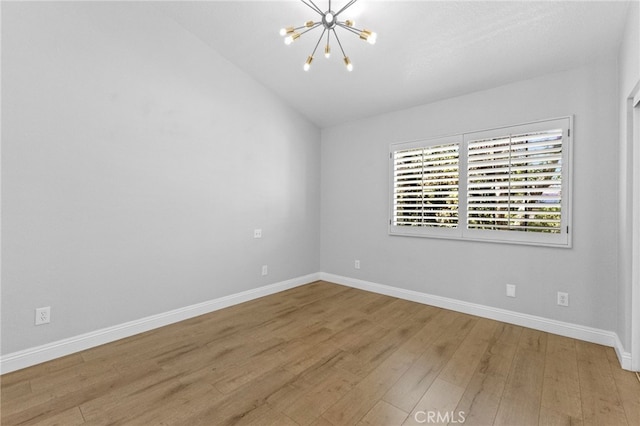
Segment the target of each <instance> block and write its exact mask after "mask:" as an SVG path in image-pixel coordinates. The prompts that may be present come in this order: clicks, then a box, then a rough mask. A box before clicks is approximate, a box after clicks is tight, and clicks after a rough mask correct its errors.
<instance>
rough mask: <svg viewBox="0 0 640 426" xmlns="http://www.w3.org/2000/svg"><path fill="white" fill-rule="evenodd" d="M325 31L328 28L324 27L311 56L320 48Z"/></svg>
mask: <svg viewBox="0 0 640 426" xmlns="http://www.w3.org/2000/svg"><path fill="white" fill-rule="evenodd" d="M325 31H327V29H326V28H324V29H323V30H322V34H320V37H319V38H318V42H317V43H316V47H314V48H313V52H311V57H313V56H314V55H315V54H316V50H318V46H319V45H320V42H321V41H322V38H323V37H324V33H325Z"/></svg>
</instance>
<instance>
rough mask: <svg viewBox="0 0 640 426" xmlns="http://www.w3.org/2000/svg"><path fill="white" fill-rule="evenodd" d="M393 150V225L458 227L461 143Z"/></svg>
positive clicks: (427, 144) (425, 145)
mask: <svg viewBox="0 0 640 426" xmlns="http://www.w3.org/2000/svg"><path fill="white" fill-rule="evenodd" d="M422 143H423V144H424V146H420V145H418V146H410V147H407V148H403V149H397V150H394V151H392V159H393V200H392V203H393V211H392V223H391V225H392V226H395V227H414V228H415V227H429V228H457V226H458V209H459V203H458V182H459V159H458V157H459V145H460V144H459V142H454V143H444V144H435V145H434V144H433V143H434V141H423V142H422Z"/></svg>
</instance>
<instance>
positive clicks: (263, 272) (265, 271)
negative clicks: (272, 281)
mask: <svg viewBox="0 0 640 426" xmlns="http://www.w3.org/2000/svg"><path fill="white" fill-rule="evenodd" d="M268 274H269V266H267V265H262V275H268Z"/></svg>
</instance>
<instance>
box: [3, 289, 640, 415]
mask: <svg viewBox="0 0 640 426" xmlns="http://www.w3.org/2000/svg"><path fill="white" fill-rule="evenodd" d="M1 408H2V414H1V420H2V425H16V424H47V425H49V424H60V425H75V424H91V425H107V424H126V425H138V424H139V425H154V424H181V425H225V424H254V425H270V424H271V425H278V426H280V425H308V424H313V425H317V426H325V425H371V424H378V425H386V426H391V425H402V424H420V423H422V424H435V422H437V421H445V422H446V421H449V422H451V424H460V423H463V421H464V424H466V425H476V424H477V425H490V424H499V425H529V424H532V425H535V424H540V425H555V424H558V425H561V424H562V425H564V424H567V425H568V424H584V425H640V382H638V380H637V378H636V376H635V374H633V373H630V372H627V371H624V370H621V369H620V367H619V364H618V361H617V359H616V356H615V353H614V351H613V349H611V348H608V347H603V346H599V345H595V344H591V343H585V342H582V341H578V340H573V339H569V338H565V337H559V336H556V335H552V334H547V333H543V332H539V331H535V330H531V329H527V328H522V327H518V326H514V325H509V324H504V323H500V322H496V321H491V320H487V319H483V318H478V317H474V316H470V315H465V314H461V313H456V312H452V311H447V310H443V309H439V308H434V307H431V306H425V305H420V304H418V303H413V302H408V301H405V300H400V299H395V298H392V297H387V296H382V295H377V294H373V293H368V292H365V291H361V290H356V289H350V288H347V287H343V286H339V285H335V284H330V283H326V282H316V283H313V284H309V285H306V286H302V287H298V288H295V289H293V290H289V291H286V292H283V293H279V294H276V295H272V296H268V297H265V298H262V299H258V300H254V301H252V302H248V303H244V304H242V305H237V306H234V307H231V308H228V309H224V310H221V311H217V312H214V313H211V314H208V315H204V316H201V317H198V318H194V319H191V320H187V321H184V322H182V323H179V324H175V325H171V326H168V327H164V328H162V329H157V330H154V331H151V332H148V333H144V334H140V335H137V336H134V337H131V338H127V339H124V340H121V341H118V342H114V343H111V344H108V345H104V346H101V347H97V348H94V349H90V350H87V351H84V352H81V353H78V354H74V355H70V356H68V357H65V358H61V359H58V360H55V361H52V362H48V363H45V364H41V365H39V366H35V367H31V368H28V369H24V370H21V371H17V372H14V373H10V374H7V375H4V376H2V405H1Z"/></svg>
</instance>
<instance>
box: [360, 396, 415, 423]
mask: <svg viewBox="0 0 640 426" xmlns="http://www.w3.org/2000/svg"><path fill="white" fill-rule="evenodd" d="M408 415H409V414H408V413H406V412H404V411H402V410H401V409H399V408H397V407H394V406H393V405H391V404H389V403H387V402H385V401H382V400H380V401H378V402H377V403H376V405H374V406H373V408H372V409H371V410H369V412H368V413H367V414H366V415H365V416H364V417H363V418H362V420H360V421H359V422H358V424H357V426H389V425H401V424H402V423H403V422H404V421H405V419H406V418H407V416H408Z"/></svg>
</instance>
